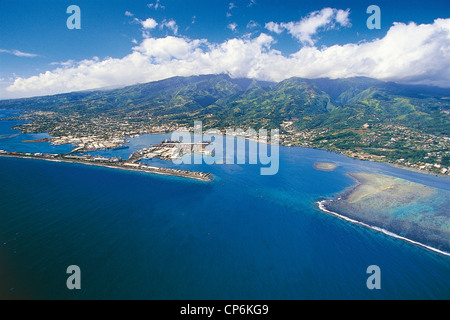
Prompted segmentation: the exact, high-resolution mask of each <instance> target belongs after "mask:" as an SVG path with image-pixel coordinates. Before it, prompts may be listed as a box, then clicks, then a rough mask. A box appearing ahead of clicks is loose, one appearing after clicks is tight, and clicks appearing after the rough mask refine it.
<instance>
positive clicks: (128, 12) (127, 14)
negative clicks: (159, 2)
mask: <svg viewBox="0 0 450 320" xmlns="http://www.w3.org/2000/svg"><path fill="white" fill-rule="evenodd" d="M125 15H126V16H127V17H132V16H134V14H133V13H131V12H130V11H125Z"/></svg>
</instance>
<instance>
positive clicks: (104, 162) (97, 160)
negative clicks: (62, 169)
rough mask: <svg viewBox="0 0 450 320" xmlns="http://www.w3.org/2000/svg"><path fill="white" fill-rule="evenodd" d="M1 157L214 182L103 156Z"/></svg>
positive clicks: (195, 174)
mask: <svg viewBox="0 0 450 320" xmlns="http://www.w3.org/2000/svg"><path fill="white" fill-rule="evenodd" d="M0 156H2V157H14V158H24V159H37V160H47V161H57V162H68V163H80V164H85V165H96V166H101V167H107V168H114V169H123V170H129V171H139V172H146V173H152V174H159V175H166V176H175V177H182V178H188V179H195V180H199V181H205V182H209V181H213V180H214V177H213V175H212V174H210V173H205V172H200V171H189V170H180V169H172V168H162V167H156V166H149V165H147V164H145V163H139V162H138V161H139V160H140V159H139V160H136V159H135V160H123V159H121V158H117V157H112V158H108V157H102V156H91V155H73V154H48V153H40V152H37V153H23V152H10V151H4V150H0Z"/></svg>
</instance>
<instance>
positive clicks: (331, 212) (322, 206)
mask: <svg viewBox="0 0 450 320" xmlns="http://www.w3.org/2000/svg"><path fill="white" fill-rule="evenodd" d="M326 201H327V200H321V201H318V202H316V203H317V204H318V206H319V209H320V210H321V211H323V212H326V213H329V214H332V215H334V216H336V217H338V218H340V219H343V220H346V221H349V222H352V223H356V224H359V225H361V226H364V227H367V228H370V229H372V230H376V231H379V232H382V233H384V234H386V235H388V236H391V237H393V238H397V239H401V240H404V241H407V242H410V243H412V244H415V245H418V246H421V247H423V248H426V249H428V250H431V251H434V252H437V253H440V254H443V255H445V256H448V257H450V253H448V252H446V251H442V250H439V249H436V248H433V247H430V246H427V245H426V244H423V243H420V242H417V241H414V240H411V239H408V238H405V237H402V236H400V235H398V234H396V233H393V232H390V231H388V230H386V229H383V228H380V227H376V226H371V225H369V224H367V223H364V222H361V221H358V220H355V219H351V218H349V217H346V216H343V215H341V214H339V213H336V212H333V211H330V210H328V209H327V208H326V207H325V202H326Z"/></svg>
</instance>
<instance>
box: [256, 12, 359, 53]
mask: <svg viewBox="0 0 450 320" xmlns="http://www.w3.org/2000/svg"><path fill="white" fill-rule="evenodd" d="M349 14H350V11H349V10H348V9H347V10H341V9H335V8H323V9H322V10H320V11H314V12H311V13H310V14H309V15H308V16H307V17H305V18H303V19H301V20H300V21H295V22H287V23H280V24H278V23H275V22H273V21H271V22H268V23H266V26H265V27H266V29H267V30H269V31H272V32H275V33H277V34H280V33H281V32H283V31H284V30H287V32H288V33H290V34H291V35H292V36H293V37H294V38H296V39H297V40H299V41H300V42H302V43H303V44H306V45H314V42H315V41H314V40H313V38H312V37H313V35H315V34H316V33H317V32H318V31H319V29H335V28H336V27H338V26H337V25H340V26H343V27H350V26H351V23H350V20H349Z"/></svg>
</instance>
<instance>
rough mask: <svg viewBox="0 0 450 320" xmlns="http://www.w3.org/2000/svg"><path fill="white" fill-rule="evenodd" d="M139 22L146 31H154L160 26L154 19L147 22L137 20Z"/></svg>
mask: <svg viewBox="0 0 450 320" xmlns="http://www.w3.org/2000/svg"><path fill="white" fill-rule="evenodd" d="M137 21H138V22H139V23H140V24H141V25H142V28H144V29H154V28H155V27H156V26H157V25H158V23H157V22H156V21H155V20H154V19H152V18H147V19H146V20H139V19H137Z"/></svg>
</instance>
